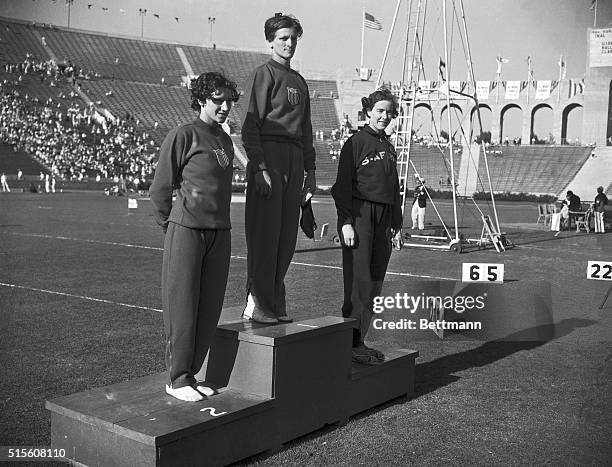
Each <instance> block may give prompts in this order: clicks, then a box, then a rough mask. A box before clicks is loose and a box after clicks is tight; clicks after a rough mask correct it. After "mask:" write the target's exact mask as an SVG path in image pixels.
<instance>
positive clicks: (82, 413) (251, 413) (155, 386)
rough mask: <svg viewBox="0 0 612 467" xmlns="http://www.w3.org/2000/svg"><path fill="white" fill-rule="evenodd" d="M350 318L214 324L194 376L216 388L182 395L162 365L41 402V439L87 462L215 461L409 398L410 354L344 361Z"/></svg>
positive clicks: (264, 448) (184, 463)
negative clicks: (44, 431)
mask: <svg viewBox="0 0 612 467" xmlns="http://www.w3.org/2000/svg"><path fill="white" fill-rule="evenodd" d="M351 339H352V320H347V319H343V318H338V317H332V316H325V317H322V318H315V319H310V320H306V321H300V322H296V323H288V324H279V325H274V326H261V325H257V324H253V323H251V322H243V321H240V322H238V321H236V322H232V323H225V324H220V325H219V326H218V327H217V332H216V335H215V339H214V341H213V344H212V346H211V350H210V352H209V357H208V359H207V361H206V362H205V364H204V366H203V367H202V370H201V371H200V372H199V374H198V376H199V377H198V379H199V380H205V381H206V383H208V384H209V385H211V386H212V387H217V388H219V389H218V392H217V394H214V395H213V396H210V397H208V398H206V399H204V400H203V401H200V402H182V401H180V400H177V399H175V398H173V397H171V396H169V395H167V394H166V392H165V384H166V382H167V381H166V373H159V374H155V375H151V376H146V377H143V378H138V379H135V380H131V381H127V382H121V383H117V384H113V385H111V386H106V387H102V388H96V389H92V390H89V391H84V392H80V393H76V394H72V395H69V396H64V397H59V398H57V399H54V400H51V401H47V403H46V407H47V409H48V410H49V411H50V412H51V444H52V446H53V447H54V448H58V449H59V448H61V449H64V450H65V452H66V458H67V460H69V461H70V462H72V463H73V464H80V465H89V466H111V465H113V466H114V465H117V466H174V465H180V466H188V465H194V466H195V465H224V464H228V463H232V462H235V461H238V460H240V459H244V458H246V457H249V456H252V455H254V454H257V453H260V452H264V451H267V450H270V449H278V448H279V447H280V446H281V445H282V444H283V443H285V442H287V441H290V440H292V439H295V438H297V437H299V436H303V435H305V434H307V433H310V432H312V431H314V430H317V429H319V428H322V427H323V426H325V425H327V424H333V423H344V422H346V421H347V420H348V418H349V417H350V416H352V415H355V414H357V413H359V412H362V411H364V410H367V409H370V408H372V407H375V406H376V405H379V404H382V403H385V402H387V401H389V400H392V399H395V398H398V397H402V396H410V395H412V393H413V391H414V366H415V358H416V357H417V356H418V352H416V351H411V350H403V349H400V350H390V349H381V350H383V351H384V352H385V354H386V356H387V360H386V361H385V362H384V363H383V364H381V365H375V366H366V365H360V364H356V363H352V362H351V358H350V343H351Z"/></svg>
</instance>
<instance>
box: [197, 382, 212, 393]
mask: <svg viewBox="0 0 612 467" xmlns="http://www.w3.org/2000/svg"><path fill="white" fill-rule="evenodd" d="M196 389H197V390H198V392H199V393H201V394H204V395H205V396H212V395H214V394H215V390H214V389H213V388H209V387H208V386H204V385H203V384H198V385H197V386H196Z"/></svg>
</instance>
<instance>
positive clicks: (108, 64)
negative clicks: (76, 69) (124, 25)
mask: <svg viewBox="0 0 612 467" xmlns="http://www.w3.org/2000/svg"><path fill="white" fill-rule="evenodd" d="M45 36H46V39H47V44H48V45H49V47H50V49H51V50H53V52H54V53H55V55H56V56H57V58H58V60H64V61H71V62H73V63H75V64H77V65H79V66H80V67H82V68H88V69H93V70H96V71H97V72H98V73H100V74H101V75H102V76H104V77H105V78H114V79H116V80H127V81H135V82H145V83H156V84H160V83H161V79H162V77H163V78H164V79H165V82H166V83H167V84H176V85H178V84H180V82H181V76H182V75H184V74H185V69H184V67H183V64H182V62H181V60H180V58H179V56H178V54H177V53H176V50H175V47H174V46H172V45H171V44H163V43H156V42H146V41H137V40H133V39H123V38H116V37H106V36H101V35H94V34H85V33H80V32H72V31H63V30H55V29H52V30H48V31H45Z"/></svg>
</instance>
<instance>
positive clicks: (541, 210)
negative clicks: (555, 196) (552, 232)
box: [536, 204, 548, 225]
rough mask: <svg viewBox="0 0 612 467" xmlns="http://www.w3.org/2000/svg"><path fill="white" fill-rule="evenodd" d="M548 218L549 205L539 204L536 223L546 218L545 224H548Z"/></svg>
mask: <svg viewBox="0 0 612 467" xmlns="http://www.w3.org/2000/svg"><path fill="white" fill-rule="evenodd" d="M547 218H548V208H547V206H546V205H545V204H538V220H537V221H536V224H539V223H540V219H544V225H548V223H547Z"/></svg>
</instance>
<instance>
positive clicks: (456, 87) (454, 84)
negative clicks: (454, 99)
mask: <svg viewBox="0 0 612 467" xmlns="http://www.w3.org/2000/svg"><path fill="white" fill-rule="evenodd" d="M448 88H449V89H450V90H451V91H459V92H461V81H451V82H450V85H449V86H448Z"/></svg>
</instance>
